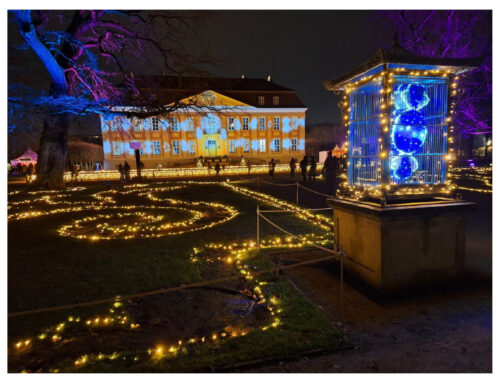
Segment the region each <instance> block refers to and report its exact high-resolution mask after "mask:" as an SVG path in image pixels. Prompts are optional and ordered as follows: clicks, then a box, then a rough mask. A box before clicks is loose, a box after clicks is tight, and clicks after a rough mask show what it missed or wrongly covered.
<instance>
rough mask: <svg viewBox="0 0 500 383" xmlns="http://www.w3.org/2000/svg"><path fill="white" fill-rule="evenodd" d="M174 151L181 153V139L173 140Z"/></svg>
mask: <svg viewBox="0 0 500 383" xmlns="http://www.w3.org/2000/svg"><path fill="white" fill-rule="evenodd" d="M172 153H174V154H179V153H180V150H179V141H178V140H174V141H172Z"/></svg>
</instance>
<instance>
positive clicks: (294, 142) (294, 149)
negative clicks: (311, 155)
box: [292, 138, 297, 152]
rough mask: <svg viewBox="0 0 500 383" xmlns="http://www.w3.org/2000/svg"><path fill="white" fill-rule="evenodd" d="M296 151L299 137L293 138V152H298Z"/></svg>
mask: <svg viewBox="0 0 500 383" xmlns="http://www.w3.org/2000/svg"><path fill="white" fill-rule="evenodd" d="M296 151H297V139H296V138H292V152H296Z"/></svg>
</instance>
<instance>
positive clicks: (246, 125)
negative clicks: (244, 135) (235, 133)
mask: <svg viewBox="0 0 500 383" xmlns="http://www.w3.org/2000/svg"><path fill="white" fill-rule="evenodd" d="M243 130H248V117H243Z"/></svg>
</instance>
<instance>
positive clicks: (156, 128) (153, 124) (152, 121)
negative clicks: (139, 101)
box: [151, 117, 158, 132]
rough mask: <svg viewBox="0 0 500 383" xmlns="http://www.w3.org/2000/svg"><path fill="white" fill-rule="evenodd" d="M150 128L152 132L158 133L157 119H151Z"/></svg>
mask: <svg viewBox="0 0 500 383" xmlns="http://www.w3.org/2000/svg"><path fill="white" fill-rule="evenodd" d="M151 126H152V129H153V131H154V132H157V131H158V117H153V118H152V119H151Z"/></svg>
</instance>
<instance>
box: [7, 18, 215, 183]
mask: <svg viewBox="0 0 500 383" xmlns="http://www.w3.org/2000/svg"><path fill="white" fill-rule="evenodd" d="M198 16H199V15H198V14H194V13H186V12H184V13H182V14H181V13H179V12H162V11H160V12H158V11H156V12H136V11H103V10H99V11H91V10H89V11H29V10H23V11H12V12H11V13H10V18H11V20H15V22H16V24H17V26H18V30H19V33H20V35H21V36H22V38H23V40H24V45H23V47H22V48H24V49H29V50H32V51H33V52H34V53H35V54H36V55H37V56H38V58H39V60H40V62H41V63H42V65H43V67H44V68H45V69H46V71H47V72H48V74H49V75H50V82H51V84H50V87H49V88H48V89H39V88H36V87H30V86H26V84H24V85H23V84H21V83H13V84H12V83H9V129H15V127H16V123H18V122H19V121H21V120H23V119H26V115H31V117H30V118H33V117H32V116H33V114H37V115H41V116H43V128H42V134H41V138H40V146H39V153H38V164H37V183H39V184H40V185H43V186H48V187H61V186H63V174H64V165H65V158H66V151H67V133H68V127H69V123H70V120H71V119H72V118H75V117H80V116H84V115H89V114H94V113H103V112H106V111H108V110H109V109H108V108H109V107H110V106H113V105H123V103H120V101H121V100H124V99H128V100H130V99H131V98H133V99H135V100H142V101H144V100H145V99H144V98H142V97H141V94H140V91H139V89H138V88H137V87H136V86H135V81H134V78H133V75H132V73H131V70H130V68H131V65H132V66H133V65H135V67H138V66H139V65H142V66H143V67H147V66H155V64H156V66H157V67H158V66H161V67H162V71H163V73H164V74H169V75H188V74H191V75H193V74H200V73H202V72H200V71H199V66H200V65H205V64H211V63H212V61H211V60H210V58H209V57H208V55H207V54H206V52H201V51H200V52H199V53H198V54H190V53H188V50H187V49H186V47H185V43H186V39H185V38H186V36H187V35H188V34H189V33H190V32H193V31H194V29H193V28H192V26H193V23H194V21H195V20H196V18H197V17H198ZM158 63H160V64H158ZM25 76H26V77H29V73H26V74H25ZM149 101H150V102H149ZM175 107H177V106H176V105H174V106H170V110H172V109H173V108H175ZM162 108H164V106H162V105H155V102H154V100H148V103H144V102H143V103H142V104H141V109H138V110H136V112H135V113H136V114H137V115H138V116H142V115H152V114H155V113H160V112H166V111H167V112H168V110H163V109H162Z"/></svg>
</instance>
